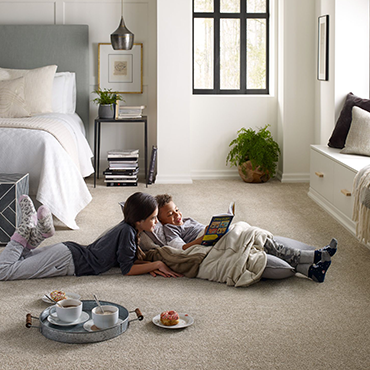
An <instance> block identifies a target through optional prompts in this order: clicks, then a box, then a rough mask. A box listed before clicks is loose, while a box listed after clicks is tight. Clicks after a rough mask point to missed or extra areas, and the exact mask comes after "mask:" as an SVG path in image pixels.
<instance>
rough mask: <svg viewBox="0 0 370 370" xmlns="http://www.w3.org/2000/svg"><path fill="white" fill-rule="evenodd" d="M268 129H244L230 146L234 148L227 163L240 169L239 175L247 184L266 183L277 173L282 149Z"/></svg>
mask: <svg viewBox="0 0 370 370" xmlns="http://www.w3.org/2000/svg"><path fill="white" fill-rule="evenodd" d="M268 127H269V125H266V126H265V127H263V128H261V129H259V131H258V132H256V131H254V130H253V129H251V128H249V129H248V130H247V129H245V128H244V127H243V128H241V129H240V130H239V131H238V136H237V137H236V139H234V140H232V141H231V143H230V144H229V147H232V148H231V150H230V152H229V154H228V155H227V158H226V163H230V164H231V165H232V166H236V167H238V171H239V175H240V177H241V178H242V179H243V181H245V182H266V181H268V180H269V179H270V178H271V177H273V176H274V175H275V173H276V163H277V161H278V159H279V154H280V148H279V145H278V143H277V142H276V141H274V139H273V138H272V136H271V132H270V131H269V130H268Z"/></svg>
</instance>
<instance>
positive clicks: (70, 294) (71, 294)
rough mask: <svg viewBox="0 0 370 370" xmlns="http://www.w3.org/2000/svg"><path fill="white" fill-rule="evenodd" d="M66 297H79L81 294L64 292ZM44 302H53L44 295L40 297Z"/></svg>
mask: <svg viewBox="0 0 370 370" xmlns="http://www.w3.org/2000/svg"><path fill="white" fill-rule="evenodd" d="M48 296H49V297H50V294H48ZM66 297H67V298H73V299H81V296H80V295H79V294H77V293H70V292H66ZM41 299H42V300H43V301H44V302H46V303H49V304H53V303H52V302H50V301H49V300H48V299H47V298H46V297H45V296H43V297H42V298H41ZM55 303H56V302H55Z"/></svg>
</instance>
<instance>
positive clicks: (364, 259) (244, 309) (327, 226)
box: [0, 179, 370, 370]
mask: <svg viewBox="0 0 370 370" xmlns="http://www.w3.org/2000/svg"><path fill="white" fill-rule="evenodd" d="M88 183H89V187H90V190H91V193H92V195H93V201H92V203H91V204H90V205H89V206H88V207H87V208H86V209H85V210H83V212H81V214H80V215H79V216H78V219H77V223H78V224H79V226H80V230H77V231H71V230H68V229H66V228H64V227H61V226H60V225H59V226H58V227H57V233H56V235H55V236H54V237H53V238H52V239H51V240H50V243H54V242H57V241H64V240H75V241H78V242H81V243H88V242H90V241H92V240H93V239H94V238H95V237H97V236H98V235H99V234H100V233H102V232H103V231H104V230H105V229H106V228H108V227H109V226H111V225H113V224H115V223H117V222H118V221H119V220H120V219H121V217H122V216H121V210H120V208H119V206H118V201H121V200H124V199H126V198H127V196H129V195H130V194H131V193H132V192H134V191H146V192H148V193H150V194H153V195H155V194H157V193H162V192H168V193H171V194H172V195H173V196H174V198H175V202H176V203H177V205H178V206H179V207H180V208H181V210H182V211H183V214H184V215H191V216H192V217H193V218H195V219H197V220H199V221H200V222H203V223H207V222H208V220H209V219H210V216H211V214H212V213H216V212H217V213H219V212H223V211H225V210H226V209H227V206H228V204H229V202H230V201H231V200H235V201H236V217H235V221H239V220H244V221H247V222H248V223H250V224H252V225H256V226H260V227H262V228H265V229H268V230H270V231H271V232H272V233H274V234H275V235H282V236H286V237H290V238H295V239H298V240H301V241H303V242H306V243H310V244H312V245H314V246H316V247H322V246H324V245H325V244H327V243H328V242H329V241H330V239H331V238H332V237H336V238H337V239H338V242H339V251H338V253H337V255H336V256H335V257H334V258H333V263H332V265H331V267H330V269H329V272H328V274H327V277H326V281H325V282H324V283H323V284H317V283H314V282H312V281H310V280H308V279H306V278H303V277H293V278H290V279H286V280H280V281H261V282H259V283H257V284H255V285H253V286H251V287H249V288H240V289H236V288H231V287H227V286H226V285H223V284H218V283H214V282H209V281H203V280H199V279H186V278H180V279H165V278H161V277H157V278H153V277H151V276H149V275H146V276H136V277H126V276H122V275H119V274H113V275H106V276H90V277H78V278H77V277H63V278H50V279H43V280H33V281H15V282H1V283H0V294H1V305H0V307H1V311H0V318H1V319H0V320H1V325H0V334H1V335H0V357H1V361H0V368H1V369H38V370H39V369H54V368H55V367H56V365H62V366H61V367H59V366H58V368H63V369H130V370H134V369H138V370H146V369H148V370H149V369H150V370H152V369H153V370H154V369H171V370H172V369H213V370H218V369H220V370H224V369H230V370H231V369H264V370H266V369H333V370H334V369H369V368H370V355H369V348H370V299H369V296H370V293H369V292H370V273H369V271H370V250H369V249H367V248H366V247H365V246H363V245H361V244H359V243H358V242H357V241H356V239H355V238H354V237H353V236H351V235H350V233H349V232H347V231H346V230H345V229H344V228H343V227H342V226H341V225H339V224H338V223H337V222H336V221H335V220H334V219H332V218H331V217H330V216H328V214H327V213H326V212H324V211H323V210H322V209H321V208H320V207H318V206H317V205H316V204H315V203H314V202H313V201H312V200H311V199H310V198H309V197H308V196H307V192H308V184H281V183H280V182H278V181H276V180H275V181H270V182H268V183H266V184H245V183H243V182H241V181H240V180H223V181H195V182H194V184H193V185H157V184H154V185H151V186H150V187H148V188H145V185H144V184H140V185H139V186H138V187H137V188H106V187H104V186H103V184H102V182H101V181H100V182H99V186H98V187H97V188H95V189H94V188H93V187H92V186H91V180H90V179H88ZM54 289H63V290H65V291H70V292H76V293H79V294H80V295H81V296H82V299H92V294H93V293H95V294H96V295H97V296H98V297H99V298H100V299H102V300H107V301H112V302H116V303H119V304H121V305H123V306H125V307H126V308H127V309H129V310H132V309H135V308H136V307H139V308H140V309H141V310H142V312H143V314H144V316H145V318H144V320H143V321H141V322H139V321H134V322H132V323H131V324H130V326H129V328H128V330H127V331H126V332H125V333H123V334H122V335H120V336H118V337H116V338H114V339H111V340H108V341H104V342H99V343H95V344H83V345H77V344H65V343H59V342H55V341H52V340H49V339H46V338H45V337H44V336H43V335H42V334H41V333H40V332H39V331H38V329H36V328H31V329H27V328H26V327H25V317H26V314H27V313H28V312H30V313H32V314H33V315H34V316H38V315H39V314H40V313H41V312H42V311H43V310H44V309H45V308H46V307H47V304H46V303H44V302H43V301H42V300H41V297H42V296H43V294H44V293H46V292H50V291H52V290H54ZM168 309H175V310H177V311H179V312H186V313H188V314H190V315H191V316H192V317H193V318H194V320H195V322H194V325H192V326H190V327H188V328H186V329H183V330H166V329H162V328H158V327H156V326H154V325H153V324H152V322H151V320H152V318H153V317H154V316H156V315H157V314H158V313H160V312H161V311H164V310H168ZM133 317H134V316H132V318H133ZM34 323H35V325H37V324H38V322H37V320H36V321H34Z"/></svg>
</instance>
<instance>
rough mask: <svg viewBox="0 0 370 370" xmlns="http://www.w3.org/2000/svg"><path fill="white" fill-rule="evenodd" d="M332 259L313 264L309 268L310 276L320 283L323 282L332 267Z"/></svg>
mask: <svg viewBox="0 0 370 370" xmlns="http://www.w3.org/2000/svg"><path fill="white" fill-rule="evenodd" d="M330 264H331V261H319V262H318V263H316V264H314V265H312V266H311V267H310V268H309V270H308V277H309V278H311V279H312V280H313V281H316V282H318V283H323V282H324V280H325V275H326V273H327V271H328V268H329V267H330Z"/></svg>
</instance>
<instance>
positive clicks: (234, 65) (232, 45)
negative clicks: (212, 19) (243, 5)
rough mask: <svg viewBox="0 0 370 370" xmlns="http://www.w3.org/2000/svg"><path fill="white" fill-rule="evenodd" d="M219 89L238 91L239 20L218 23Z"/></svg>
mask: <svg viewBox="0 0 370 370" xmlns="http://www.w3.org/2000/svg"><path fill="white" fill-rule="evenodd" d="M220 88H221V89H240V19H221V21H220Z"/></svg>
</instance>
